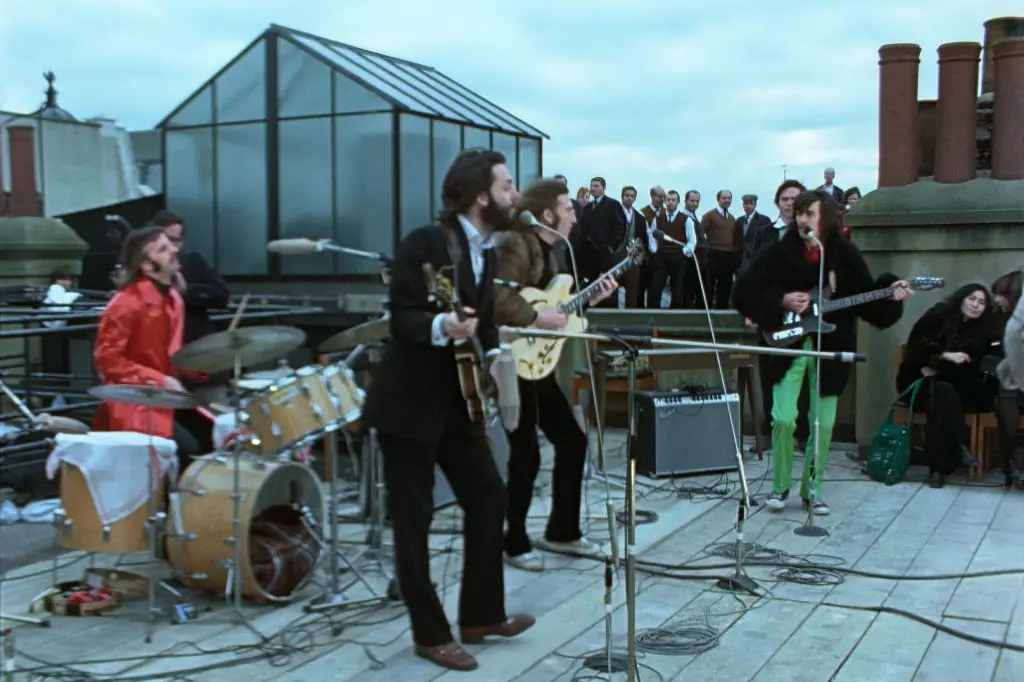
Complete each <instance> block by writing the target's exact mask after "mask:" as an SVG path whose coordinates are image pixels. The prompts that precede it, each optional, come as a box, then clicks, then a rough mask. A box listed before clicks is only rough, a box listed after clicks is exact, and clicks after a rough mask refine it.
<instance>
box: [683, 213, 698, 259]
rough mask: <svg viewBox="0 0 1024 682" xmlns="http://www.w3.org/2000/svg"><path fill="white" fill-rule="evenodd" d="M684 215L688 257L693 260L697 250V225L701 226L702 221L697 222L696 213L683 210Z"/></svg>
mask: <svg viewBox="0 0 1024 682" xmlns="http://www.w3.org/2000/svg"><path fill="white" fill-rule="evenodd" d="M683 215H685V216H686V257H687V258H693V254H694V252H695V251H696V250H697V225H699V224H700V221H699V220H697V215H696V214H695V213H689V212H687V211H686V210H683Z"/></svg>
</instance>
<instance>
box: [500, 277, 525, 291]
mask: <svg viewBox="0 0 1024 682" xmlns="http://www.w3.org/2000/svg"><path fill="white" fill-rule="evenodd" d="M493 281H494V283H495V284H497V285H498V286H499V287H507V288H509V289H511V290H512V291H522V290H523V289H525V288H526V287H525V285H523V284H520V283H519V282H509V281H508V280H504V279H498V278H497V277H495V278H494V280H493Z"/></svg>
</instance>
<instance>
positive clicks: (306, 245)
mask: <svg viewBox="0 0 1024 682" xmlns="http://www.w3.org/2000/svg"><path fill="white" fill-rule="evenodd" d="M321 250H322V249H321V248H320V242H315V241H313V240H312V239H306V238H300V239H276V240H274V241H272V242H268V243H267V251H269V252H271V253H278V254H281V255H282V256H306V255H309V254H311V253H316V252H318V251H321Z"/></svg>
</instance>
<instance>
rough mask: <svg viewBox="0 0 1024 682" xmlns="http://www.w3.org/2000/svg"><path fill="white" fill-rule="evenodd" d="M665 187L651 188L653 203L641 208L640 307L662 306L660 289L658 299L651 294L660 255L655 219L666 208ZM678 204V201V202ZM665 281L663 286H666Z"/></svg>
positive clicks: (638, 304) (637, 303) (638, 303)
mask: <svg viewBox="0 0 1024 682" xmlns="http://www.w3.org/2000/svg"><path fill="white" fill-rule="evenodd" d="M665 196H666V195H665V188H664V187H662V186H661V185H655V186H654V187H652V188H651V203H649V204H647V205H646V206H644V207H643V208H642V209H640V214H641V216H643V219H644V234H643V236H642V237H640V243H641V244H642V245H643V248H644V262H643V263H641V264H640V273H639V277H638V279H639V281H640V292H639V293H640V298H639V300H637V302H636V307H638V308H644V307H646V308H660V307H661V295H660V291H659V295H658V300H657V301H653V300H652V296H651V294H650V291H651V285H652V284H653V276H654V270H655V263H656V261H657V255H658V242H657V240H656V239H655V238H654V234H653V233H654V228H655V227H657V225H655V224H654V223H655V220H656V218H657V216H658V214H659V213H661V212H662V211H664V210H665ZM676 203H677V204H678V201H677V202H676ZM638 236H639V235H638ZM664 286H665V285H664V282H663V283H662V288H664Z"/></svg>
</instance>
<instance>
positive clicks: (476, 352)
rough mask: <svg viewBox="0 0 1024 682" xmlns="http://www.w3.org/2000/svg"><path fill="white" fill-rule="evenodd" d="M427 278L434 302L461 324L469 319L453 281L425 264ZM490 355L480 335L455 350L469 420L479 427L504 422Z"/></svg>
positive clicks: (447, 267) (474, 335)
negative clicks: (493, 422) (481, 424)
mask: <svg viewBox="0 0 1024 682" xmlns="http://www.w3.org/2000/svg"><path fill="white" fill-rule="evenodd" d="M450 269H451V266H450V265H449V266H445V267H443V268H441V270H440V272H444V271H445V270H450ZM423 276H424V278H425V279H426V281H427V291H428V292H429V295H430V297H431V299H432V300H433V301H434V302H436V303H437V304H438V306H439V308H441V309H442V310H445V311H448V312H453V313H455V315H456V316H457V317H458V318H459V320H460V321H465V320H466V319H468V318H469V315H467V314H466V311H465V308H463V306H462V301H461V299H460V297H459V292H458V291H457V290H456V288H455V286H454V285H453V284H452V280H451V278H449V277H447V276H445V275H442V274H440V273H439V272H435V270H434V266H433V265H431V264H430V263H424V264H423ZM485 360H486V354H485V353H484V349H483V345H482V344H481V343H480V339H479V338H478V337H477V335H476V334H473V336H471V337H470V338H469V343H468V344H463V345H457V346H455V365H456V367H457V370H458V373H459V387H460V388H461V389H462V397H463V398H464V399H465V401H466V409H467V410H468V411H469V418H470V420H471V421H473V422H477V423H484V424H487V423H491V422H492V421H493V420H494V419H498V418H500V415H499V412H498V389H497V386H495V385H494V381H493V380H492V379H491V375H490V373H489V372H488V371H487V369H486V365H485Z"/></svg>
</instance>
